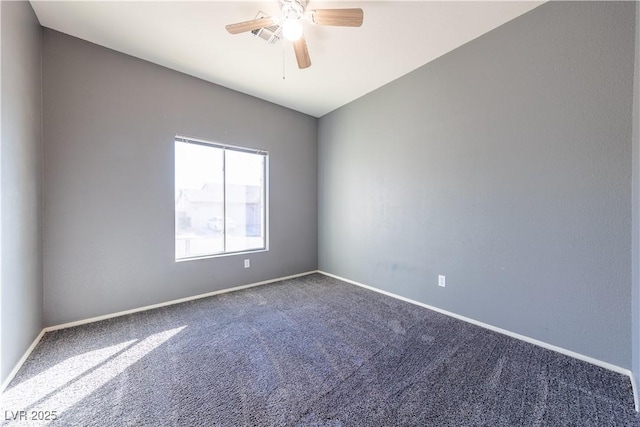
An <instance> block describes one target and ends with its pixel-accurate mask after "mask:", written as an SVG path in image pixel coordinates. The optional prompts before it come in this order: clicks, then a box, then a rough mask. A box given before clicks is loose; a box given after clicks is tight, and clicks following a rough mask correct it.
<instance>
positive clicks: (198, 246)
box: [175, 141, 224, 259]
mask: <svg viewBox="0 0 640 427" xmlns="http://www.w3.org/2000/svg"><path fill="white" fill-rule="evenodd" d="M223 154H224V150H222V149H220V148H216V147H210V146H205V145H198V144H191V143H186V142H178V141H176V143H175V178H176V193H175V209H176V228H175V229H176V259H181V258H190V257H197V256H204V255H211V254H218V253H222V252H224V228H223V227H224V223H223V218H224V191H223V185H224V184H223V182H224V180H223V177H224V176H223V174H224V172H223Z"/></svg>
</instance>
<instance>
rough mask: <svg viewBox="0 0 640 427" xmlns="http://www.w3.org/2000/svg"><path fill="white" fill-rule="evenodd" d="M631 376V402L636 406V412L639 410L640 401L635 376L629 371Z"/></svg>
mask: <svg viewBox="0 0 640 427" xmlns="http://www.w3.org/2000/svg"><path fill="white" fill-rule="evenodd" d="M629 376H630V377H631V388H632V389H633V404H634V405H635V407H636V412H640V401H639V400H638V388H637V385H636V376H635V375H633V372H630V375H629Z"/></svg>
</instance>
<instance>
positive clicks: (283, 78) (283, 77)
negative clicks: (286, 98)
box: [282, 40, 286, 80]
mask: <svg viewBox="0 0 640 427" xmlns="http://www.w3.org/2000/svg"><path fill="white" fill-rule="evenodd" d="M284 45H285V43H284V40H283V42H282V80H285V79H286V77H285V76H284Z"/></svg>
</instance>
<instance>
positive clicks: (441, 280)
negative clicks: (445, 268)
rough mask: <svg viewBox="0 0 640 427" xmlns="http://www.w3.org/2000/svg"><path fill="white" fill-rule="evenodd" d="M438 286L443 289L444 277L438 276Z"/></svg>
mask: <svg viewBox="0 0 640 427" xmlns="http://www.w3.org/2000/svg"><path fill="white" fill-rule="evenodd" d="M438 286H442V287H443V288H444V287H445V286H446V281H445V277H444V276H443V275H438Z"/></svg>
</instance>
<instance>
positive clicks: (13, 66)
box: [0, 1, 42, 383]
mask: <svg viewBox="0 0 640 427" xmlns="http://www.w3.org/2000/svg"><path fill="white" fill-rule="evenodd" d="M0 8H1V9H2V12H1V15H2V18H1V20H2V25H1V27H2V34H1V35H0V38H1V39H2V48H1V51H2V72H1V74H2V78H1V82H0V89H1V90H2V101H1V102H2V114H1V118H0V121H1V123H2V126H1V128H2V132H1V135H2V137H1V142H0V153H1V154H0V157H1V161H0V190H1V196H0V203H1V209H0V218H1V219H0V236H1V238H0V251H1V260H2V261H1V262H0V293H1V295H2V297H1V300H2V303H1V305H0V316H1V318H0V324H1V327H0V342H1V343H2V346H1V347H2V350H1V354H0V359H1V367H0V383H2V382H4V381H5V380H6V378H7V376H8V375H9V373H10V372H11V370H12V369H13V368H14V367H15V366H16V364H17V363H18V361H19V360H20V358H21V357H22V355H23V354H24V353H25V352H26V350H27V348H28V347H29V345H31V343H32V342H33V340H34V339H35V338H36V337H37V335H38V333H39V332H40V330H41V329H42V246H41V242H42V172H41V170H42V119H41V102H40V96H41V78H40V72H41V46H42V30H41V28H40V25H39V24H38V21H37V19H36V16H35V14H34V12H33V10H32V9H31V5H30V4H29V3H28V2H6V1H3V2H0Z"/></svg>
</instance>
